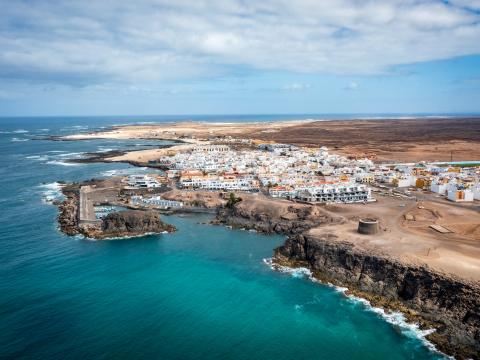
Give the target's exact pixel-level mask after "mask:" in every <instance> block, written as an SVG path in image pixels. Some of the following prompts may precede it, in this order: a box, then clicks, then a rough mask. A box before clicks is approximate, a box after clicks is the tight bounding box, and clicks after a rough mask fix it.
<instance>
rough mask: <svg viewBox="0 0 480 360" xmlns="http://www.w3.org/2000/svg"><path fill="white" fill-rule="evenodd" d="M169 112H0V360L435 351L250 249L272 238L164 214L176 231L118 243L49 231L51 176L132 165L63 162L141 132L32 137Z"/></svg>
mask: <svg viewBox="0 0 480 360" xmlns="http://www.w3.org/2000/svg"><path fill="white" fill-rule="evenodd" d="M192 118H193V117H186V119H192ZM274 118H275V117H274V116H272V117H255V118H249V117H230V118H228V117H215V118H206V117H198V118H196V119H201V120H217V121H234V120H238V121H242V120H248V119H254V120H259V121H262V120H272V119H274ZM277 118H278V117H277ZM292 118H298V117H297V116H292V117H287V116H286V117H284V118H283V119H292ZM179 119H180V118H173V117H163V118H152V117H148V118H128V117H122V118H60V117H58V118H46V117H44V118H11V119H6V118H4V119H0V131H1V132H0V154H1V156H0V209H1V210H0V241H1V243H0V358H2V359H181V360H187V359H245V360H247V359H248V360H252V359H276V360H280V359H345V360H347V359H348V360H354V359H440V358H442V357H441V356H440V355H439V354H437V353H435V352H433V351H432V350H430V349H429V348H428V347H427V346H426V345H425V344H424V342H423V341H422V340H421V338H420V337H418V336H417V335H418V332H417V331H415V329H413V328H409V327H406V326H403V325H401V318H399V316H391V317H390V318H389V319H388V320H389V321H387V319H386V318H385V317H383V316H381V314H380V313H379V312H378V311H374V309H371V308H369V307H368V306H366V305H365V304H363V303H362V302H361V301H358V300H355V299H349V298H347V297H345V296H344V295H343V293H342V292H341V291H338V290H336V289H334V288H332V287H328V286H323V285H320V284H316V283H313V282H311V281H310V280H308V279H307V278H305V277H302V276H301V274H299V273H298V272H297V273H293V274H292V273H279V272H274V271H272V270H271V269H270V268H269V267H268V266H267V265H265V264H264V262H263V261H262V260H263V259H264V258H269V257H270V256H271V255H272V251H273V249H274V248H275V247H276V246H278V245H280V244H281V243H282V241H283V240H284V239H283V237H281V236H264V235H259V234H255V233H251V232H247V231H241V230H230V229H227V228H224V227H219V226H211V225H205V224H204V223H206V222H208V221H209V219H210V218H209V216H207V215H195V216H185V217H180V216H175V217H174V216H169V217H165V220H166V221H167V222H170V223H172V224H174V225H175V226H176V227H177V228H178V229H179V230H178V232H176V233H174V234H168V235H158V236H145V237H142V238H135V239H130V240H116V241H90V240H86V239H83V238H80V237H68V236H65V235H63V234H61V233H60V232H59V231H58V229H57V224H56V216H57V209H56V207H55V206H54V205H52V204H51V203H49V201H48V200H49V199H52V198H55V197H56V196H58V191H57V190H56V186H55V182H56V181H59V180H61V181H79V180H85V179H90V178H94V177H95V178H98V177H104V176H109V175H112V174H120V173H124V174H127V173H136V172H141V171H145V169H140V168H133V167H131V166H129V165H126V164H103V163H99V164H73V165H72V164H68V163H65V162H64V160H65V159H67V158H71V157H75V156H80V155H81V153H83V152H87V151H99V150H100V151H101V150H108V149H114V148H117V149H118V148H142V147H144V146H149V145H152V142H147V141H143V142H142V141H136V140H135V141H113V140H91V141H78V142H55V141H48V140H32V138H33V137H38V136H41V135H49V134H52V135H59V134H68V133H76V132H79V131H88V130H93V129H98V128H101V127H103V126H110V125H113V124H120V123H123V124H124V123H130V122H143V121H175V120H179ZM182 119H183V118H182Z"/></svg>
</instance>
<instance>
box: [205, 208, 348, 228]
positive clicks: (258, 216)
mask: <svg viewBox="0 0 480 360" xmlns="http://www.w3.org/2000/svg"><path fill="white" fill-rule="evenodd" d="M343 221H344V219H343V218H341V217H334V216H331V215H330V214H327V213H324V212H322V210H321V209H320V208H318V207H315V206H309V205H301V204H296V205H290V206H287V207H279V206H276V204H275V203H274V202H272V204H269V205H268V206H264V207H261V206H248V205H247V206H245V204H244V203H242V202H241V203H239V204H237V205H236V206H234V207H233V208H228V207H224V208H219V209H218V212H217V216H216V219H215V220H214V223H216V224H225V225H230V226H233V227H235V228H245V229H254V230H257V231H258V232H262V233H266V234H273V233H277V234H297V233H301V232H303V231H306V230H308V229H310V228H312V227H315V226H319V225H322V224H338V223H342V222H343Z"/></svg>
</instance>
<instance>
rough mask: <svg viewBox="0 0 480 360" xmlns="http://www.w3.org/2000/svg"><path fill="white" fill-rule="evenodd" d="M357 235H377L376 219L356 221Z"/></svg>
mask: <svg viewBox="0 0 480 360" xmlns="http://www.w3.org/2000/svg"><path fill="white" fill-rule="evenodd" d="M357 231H358V233H359V234H364V235H373V234H376V233H378V220H377V219H371V218H370V219H369V218H367V219H360V220H359V221H358V229H357Z"/></svg>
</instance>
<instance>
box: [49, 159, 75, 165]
mask: <svg viewBox="0 0 480 360" xmlns="http://www.w3.org/2000/svg"><path fill="white" fill-rule="evenodd" d="M47 164H49V165H61V166H80V165H83V164H79V163H69V162H66V161H61V160H51V161H47Z"/></svg>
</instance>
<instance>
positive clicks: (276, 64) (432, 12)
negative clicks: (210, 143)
mask: <svg viewBox="0 0 480 360" xmlns="http://www.w3.org/2000/svg"><path fill="white" fill-rule="evenodd" d="M2 2H3V4H1V8H2V13H1V14H0V49H1V51H0V78H1V77H3V78H10V79H27V80H36V81H39V82H60V83H65V84H73V85H82V86H83V85H89V84H96V83H111V82H126V83H138V82H141V83H143V82H158V81H163V80H165V79H179V78H191V77H196V76H203V77H206V76H212V75H214V76H218V75H221V74H223V73H225V72H228V69H230V68H231V67H232V66H235V67H246V68H252V69H260V70H264V69H267V70H286V71H294V72H302V73H328V74H376V73H384V72H387V71H388V70H389V68H391V67H392V66H395V65H401V64H409V63H414V62H422V61H429V60H439V59H446V58H450V57H454V56H462V55H470V54H478V53H480V41H478V39H480V14H478V12H476V11H472V10H471V9H475V8H480V6H479V5H480V4H479V2H478V0H473V1H466V0H452V1H451V2H450V3H444V2H443V1H440V0H437V1H433V0H404V1H400V0H389V1H385V0H384V1H381V0H377V1H373V0H371V1H356V0H331V1H328V2H327V1H315V0H297V1H289V0H265V1H259V2H245V1H242V0H232V1H223V0H217V1H207V0H197V1H195V0H191V1H187V0H178V1H175V2H171V1H165V0H152V1H148V0H140V1H136V2H135V3H133V2H132V3H130V2H121V3H118V2H115V1H101V2H69V1H61V0H59V1H56V2H52V3H50V2H47V1H37V2H33V3H29V4H28V6H27V5H26V4H25V3H24V2H22V1H15V0H13V1H10V0H9V1H2V0H0V3H2Z"/></svg>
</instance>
